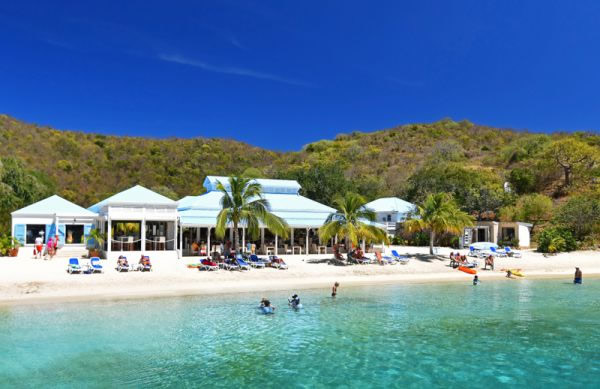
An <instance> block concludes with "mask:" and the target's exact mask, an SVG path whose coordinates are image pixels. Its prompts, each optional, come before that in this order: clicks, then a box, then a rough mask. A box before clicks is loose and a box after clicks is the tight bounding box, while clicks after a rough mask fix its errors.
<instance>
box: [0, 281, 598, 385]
mask: <svg viewBox="0 0 600 389" xmlns="http://www.w3.org/2000/svg"><path fill="white" fill-rule="evenodd" d="M291 292H292V291H290V293H269V294H268V296H267V297H269V298H270V299H271V301H272V302H273V304H274V305H275V306H276V307H277V309H276V313H275V314H274V315H262V314H260V313H259V310H258V309H257V306H258V302H259V300H260V298H261V297H263V296H262V295H260V294H239V295H226V296H209V297H206V296H204V297H203V296H195V297H180V298H161V299H151V300H146V301H143V300H132V301H118V302H117V301H116V302H93V303H61V304H53V305H48V304H45V305H35V306H22V307H4V308H0V386H1V387H45V388H47V387H74V388H75V387H82V386H84V387H240V386H245V387H255V388H260V387H286V388H287V387H307V388H308V387H310V388H313V387H317V388H319V387H352V388H354V387H357V388H358V387H360V388H366V387H402V388H406V387H409V388H410V387H414V388H424V387H468V388H474V387H481V388H484V387H486V388H489V387H531V388H534V387H535V388H537V387H556V388H559V387H560V388H564V387H596V388H597V387H598V385H599V382H600V381H599V380H600V303H599V300H598V297H599V296H600V280H590V279H587V280H585V283H584V285H579V286H575V285H573V284H571V283H570V282H569V280H568V279H565V280H536V281H530V280H527V279H518V280H497V281H490V282H483V283H481V284H480V285H478V286H472V285H471V284H469V283H468V280H466V282H465V283H464V284H460V283H448V284H438V285H421V284H411V285H393V286H392V285H386V286H369V287H353V288H344V285H343V284H342V285H341V287H340V289H339V295H338V297H337V298H331V297H330V296H329V293H330V291H329V290H311V291H301V292H300V297H301V299H302V303H303V305H304V308H303V309H301V310H299V311H294V310H292V309H290V308H289V307H288V306H287V297H288V295H289V294H291Z"/></svg>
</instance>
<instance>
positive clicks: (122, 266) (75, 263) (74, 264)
mask: <svg viewBox="0 0 600 389" xmlns="http://www.w3.org/2000/svg"><path fill="white" fill-rule="evenodd" d="M115 270H116V271H118V272H129V271H142V272H144V271H152V263H151V262H150V257H148V256H147V255H143V256H142V257H141V259H140V261H139V263H137V264H129V262H128V261H127V258H126V257H124V256H120V257H119V259H118V260H117V267H116V268H115ZM67 273H69V274H93V273H104V266H103V265H101V264H100V258H98V257H91V258H90V259H89V260H87V261H86V260H84V259H82V260H80V259H79V258H69V264H68V265H67Z"/></svg>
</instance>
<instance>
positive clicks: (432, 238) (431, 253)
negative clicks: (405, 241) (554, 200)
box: [429, 230, 435, 255]
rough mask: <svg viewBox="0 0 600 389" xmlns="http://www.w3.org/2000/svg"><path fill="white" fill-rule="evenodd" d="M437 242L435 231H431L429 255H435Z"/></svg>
mask: <svg viewBox="0 0 600 389" xmlns="http://www.w3.org/2000/svg"><path fill="white" fill-rule="evenodd" d="M434 241H435V231H433V230H431V232H430V233H429V254H430V255H433V243H434Z"/></svg>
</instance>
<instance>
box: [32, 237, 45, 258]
mask: <svg viewBox="0 0 600 389" xmlns="http://www.w3.org/2000/svg"><path fill="white" fill-rule="evenodd" d="M43 251H44V238H43V232H42V231H40V235H39V236H38V237H37V238H35V253H34V254H35V258H42V253H43Z"/></svg>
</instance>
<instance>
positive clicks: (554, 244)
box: [537, 227, 577, 253]
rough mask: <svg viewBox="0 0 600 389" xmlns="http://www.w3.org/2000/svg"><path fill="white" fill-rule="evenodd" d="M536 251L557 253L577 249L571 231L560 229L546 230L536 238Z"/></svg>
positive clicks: (551, 228)
mask: <svg viewBox="0 0 600 389" xmlns="http://www.w3.org/2000/svg"><path fill="white" fill-rule="evenodd" d="M537 241H538V251H539V252H542V253H558V252H562V251H573V250H575V249H577V242H576V241H575V238H574V237H573V234H572V233H571V231H569V230H568V229H566V228H562V227H550V228H546V229H545V230H543V231H542V232H540V233H539V235H538V237H537Z"/></svg>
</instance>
